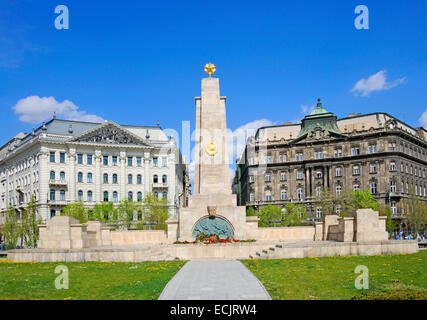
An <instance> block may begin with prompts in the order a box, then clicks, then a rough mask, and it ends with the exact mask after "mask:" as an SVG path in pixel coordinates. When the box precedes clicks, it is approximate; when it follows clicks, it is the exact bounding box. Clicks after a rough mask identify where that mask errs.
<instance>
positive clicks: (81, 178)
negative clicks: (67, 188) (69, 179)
mask: <svg viewBox="0 0 427 320" xmlns="http://www.w3.org/2000/svg"><path fill="white" fill-rule="evenodd" d="M77 182H80V183H82V182H83V173H81V172H79V173H77Z"/></svg>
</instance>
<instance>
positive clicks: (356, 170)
mask: <svg viewBox="0 0 427 320" xmlns="http://www.w3.org/2000/svg"><path fill="white" fill-rule="evenodd" d="M359 174H360V168H359V166H353V175H355V176H357V175H359Z"/></svg>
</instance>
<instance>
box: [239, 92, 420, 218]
mask: <svg viewBox="0 0 427 320" xmlns="http://www.w3.org/2000/svg"><path fill="white" fill-rule="evenodd" d="M426 138H427V131H426V130H425V129H423V128H417V129H415V128H412V127H411V126H409V125H407V124H405V123H403V122H402V121H400V120H398V119H396V118H394V117H392V116H390V115H389V114H387V113H371V114H366V115H361V114H358V115H354V114H350V115H349V117H347V118H342V119H337V117H336V116H335V115H334V114H332V113H330V112H327V111H326V110H325V109H324V108H323V107H322V104H321V102H320V99H319V101H318V104H317V107H316V109H315V110H314V111H313V112H312V113H311V114H309V115H307V116H306V117H305V118H304V119H303V120H302V122H301V123H300V124H285V125H279V126H270V127H263V128H260V129H258V131H257V133H256V136H255V137H252V138H250V139H248V142H247V145H246V148H245V150H244V152H243V155H242V157H241V159H240V160H239V161H238V164H237V169H236V175H235V177H234V180H233V184H234V185H233V190H234V192H235V193H236V194H238V201H239V204H241V205H247V206H255V208H256V209H259V207H260V206H265V205H268V204H274V205H279V206H284V205H286V203H287V202H289V201H292V202H300V203H306V204H307V205H308V206H309V208H310V209H311V211H312V212H313V213H315V214H316V217H318V218H319V217H320V216H321V208H318V207H317V206H316V198H317V196H318V195H319V194H320V192H321V191H322V190H325V189H329V190H330V191H331V192H333V193H336V194H340V193H341V192H343V191H344V190H366V189H370V190H371V192H372V193H373V194H374V195H375V197H376V199H377V200H378V201H379V202H380V203H382V204H383V205H386V204H390V205H391V208H392V210H393V214H394V216H395V217H396V218H397V217H399V214H400V212H399V210H398V206H397V204H398V202H399V201H400V200H401V199H403V198H405V197H407V196H408V192H409V189H410V186H411V185H413V186H415V188H416V194H417V195H418V196H420V197H421V199H423V200H424V201H427V179H426V171H427V139H426ZM338 211H339V209H338Z"/></svg>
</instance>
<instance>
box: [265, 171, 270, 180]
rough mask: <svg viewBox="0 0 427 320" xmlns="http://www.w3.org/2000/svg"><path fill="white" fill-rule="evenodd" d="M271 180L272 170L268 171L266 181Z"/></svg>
mask: <svg viewBox="0 0 427 320" xmlns="http://www.w3.org/2000/svg"><path fill="white" fill-rule="evenodd" d="M270 181H271V174H270V172H267V173H266V174H265V182H270Z"/></svg>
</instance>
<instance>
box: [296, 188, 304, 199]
mask: <svg viewBox="0 0 427 320" xmlns="http://www.w3.org/2000/svg"><path fill="white" fill-rule="evenodd" d="M297 199H298V201H303V200H304V193H303V191H302V188H298V189H297Z"/></svg>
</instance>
